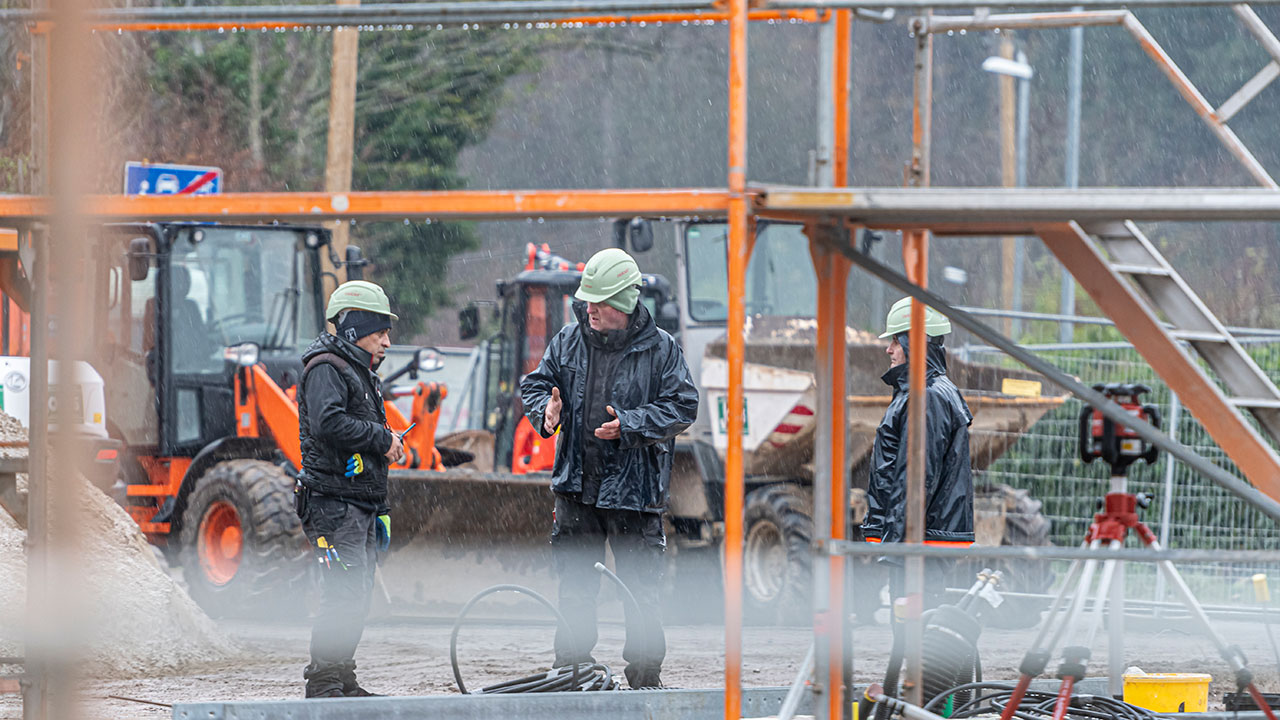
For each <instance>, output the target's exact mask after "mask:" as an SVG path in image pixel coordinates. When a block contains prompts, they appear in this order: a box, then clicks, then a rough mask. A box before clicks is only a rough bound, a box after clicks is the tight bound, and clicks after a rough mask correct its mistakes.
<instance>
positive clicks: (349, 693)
mask: <svg viewBox="0 0 1280 720" xmlns="http://www.w3.org/2000/svg"><path fill="white" fill-rule="evenodd" d="M342 694H343V696H345V697H386V695H382V694H379V693H371V692H369V691H368V690H365V689H364V688H362V687H360V686H359V685H348V686H346V687H344V688H342Z"/></svg>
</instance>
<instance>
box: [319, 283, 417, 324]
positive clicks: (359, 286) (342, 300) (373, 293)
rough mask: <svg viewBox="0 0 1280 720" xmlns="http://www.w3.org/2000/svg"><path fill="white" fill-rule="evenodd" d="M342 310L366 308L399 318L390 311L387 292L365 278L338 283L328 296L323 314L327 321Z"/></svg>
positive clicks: (330, 320) (332, 319)
mask: <svg viewBox="0 0 1280 720" xmlns="http://www.w3.org/2000/svg"><path fill="white" fill-rule="evenodd" d="M343 310H367V311H369V312H374V313H378V314H379V315H390V316H391V319H392V320H399V319H400V317H399V316H398V315H396V314H395V313H393V312H391V301H390V300H388V299H387V293H386V292H384V291H383V289H382V288H381V287H379V286H378V285H376V284H375V283H371V282H369V281H367V280H348V281H347V282H344V283H342V284H341V285H339V286H338V289H337V290H334V291H333V294H332V295H330V296H329V307H327V308H325V311H324V316H325V318H326V319H327V320H329V322H333V321H334V319H335V318H337V317H338V313H340V312H342V311H343Z"/></svg>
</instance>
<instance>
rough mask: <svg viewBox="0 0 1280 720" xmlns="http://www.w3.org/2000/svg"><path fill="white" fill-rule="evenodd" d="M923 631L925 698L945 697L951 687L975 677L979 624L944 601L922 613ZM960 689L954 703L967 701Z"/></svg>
mask: <svg viewBox="0 0 1280 720" xmlns="http://www.w3.org/2000/svg"><path fill="white" fill-rule="evenodd" d="M923 619H924V623H925V631H924V637H923V638H922V642H923V652H922V657H924V658H927V661H926V662H925V664H924V672H922V673H921V679H922V682H923V684H924V698H925V700H926V701H931V700H934V699H935V698H945V697H946V696H947V695H950V694H952V693H951V688H953V687H956V686H957V685H961V684H963V683H968V682H971V681H973V680H974V664H975V658H977V656H978V636H979V635H980V634H982V625H981V624H980V623H979V622H978V621H977V619H975V618H974V617H973V616H972V615H969V614H968V613H966V612H965V611H964V610H961V609H960V608H958V607H955V606H953V605H943V606H941V607H939V608H937V609H935V610H930V611H929V612H927V613H925V615H924V618H923ZM968 700H969V697H968V695H967V693H966V692H964V691H962V692H960V693H957V694H956V703H957V704H962V703H965V702H968Z"/></svg>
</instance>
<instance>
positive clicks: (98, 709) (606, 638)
mask: <svg viewBox="0 0 1280 720" xmlns="http://www.w3.org/2000/svg"><path fill="white" fill-rule="evenodd" d="M881 614H882V615H883V614H884V611H882V612H881ZM1135 624H1137V623H1136V621H1131V625H1135ZM219 625H220V627H221V628H222V630H223V631H225V632H226V634H227V635H229V636H230V637H231V638H232V639H233V640H234V641H235V642H236V643H238V644H239V645H241V646H243V647H244V648H245V652H244V655H243V656H242V657H240V658H238V659H236V660H234V661H230V662H223V663H220V664H215V665H210V666H207V667H201V668H198V669H195V670H191V671H188V672H185V673H183V674H180V675H164V676H157V677H144V678H136V679H129V680H92V679H86V680H84V681H83V683H82V685H83V696H84V700H85V703H86V704H85V713H84V717H89V718H104V719H112V720H114V719H117V718H119V719H124V718H159V717H169V716H170V711H169V710H168V709H167V708H162V707H156V706H149V705H143V704H138V703H133V702H127V701H121V700H111V699H108V698H107V696H108V695H119V696H124V697H130V698H136V699H140V700H150V701H153V702H161V703H181V702H196V701H208V700H220V701H228V700H253V699H257V700H265V699H286V698H296V697H299V696H300V695H301V692H302V667H303V665H305V664H306V662H307V642H308V632H309V630H308V626H307V625H306V624H302V623H295V624H281V623H279V622H247V621H236V622H222V623H220V624H219ZM1162 625H1163V626H1164V627H1163V629H1161V630H1159V631H1153V630H1151V629H1149V628H1147V627H1131V628H1130V631H1129V632H1128V634H1127V638H1126V645H1127V646H1128V653H1127V656H1126V657H1127V664H1129V665H1137V666H1140V667H1141V668H1142V669H1144V670H1146V671H1148V672H1157V671H1160V672H1170V671H1183V672H1207V673H1210V674H1212V675H1213V676H1214V683H1213V693H1212V695H1213V698H1214V699H1219V702H1220V696H1221V693H1222V692H1223V690H1230V689H1231V688H1229V687H1227V685H1228V682H1229V679H1228V676H1227V674H1226V668H1225V665H1224V664H1223V662H1222V661H1221V660H1220V659H1218V657H1217V654H1216V652H1215V650H1214V648H1213V647H1212V645H1211V643H1209V642H1208V641H1207V640H1204V639H1201V638H1199V637H1196V636H1195V635H1193V634H1190V633H1189V632H1187V631H1185V630H1184V629H1180V628H1178V627H1177V626H1176V624H1173V625H1171V624H1170V623H1167V622H1166V623H1162ZM450 630H451V622H449V621H448V620H443V619H441V620H433V619H428V618H416V619H388V620H383V621H378V622H375V623H374V624H372V625H370V627H369V628H368V629H367V630H366V633H365V637H364V640H363V642H362V643H361V645H360V650H359V652H358V654H357V661H358V663H359V665H360V667H359V675H360V679H361V683H362V684H364V685H365V686H367V687H368V688H370V689H371V690H374V691H375V692H381V693H388V694H393V695H432V694H449V693H456V692H457V687H456V686H455V684H454V681H453V676H452V670H451V669H450V665H449V633H450ZM552 631H553V629H552V627H551V626H550V625H548V624H542V623H537V622H536V621H535V623H533V624H528V625H522V624H511V623H504V624H484V625H476V626H469V627H467V628H464V630H463V632H462V635H461V637H460V641H459V658H460V661H461V666H462V672H463V677H464V681H465V682H467V683H468V684H469V685H472V686H477V687H478V686H481V685H484V684H487V683H490V682H495V681H498V680H503V679H510V678H513V677H518V676H521V675H525V674H529V673H531V672H534V671H537V670H539V669H544V668H545V667H546V666H547V665H548V663H549V662H550V659H551V653H550V650H549V647H550V644H551V636H552ZM1220 631H1221V632H1222V633H1223V634H1224V635H1225V636H1226V637H1227V639H1228V641H1230V642H1235V643H1239V644H1240V645H1241V646H1242V647H1243V648H1244V651H1245V653H1246V654H1247V655H1249V657H1250V658H1251V659H1252V660H1253V667H1254V669H1255V671H1256V672H1257V673H1258V676H1259V685H1260V687H1261V688H1262V689H1263V690H1264V691H1275V690H1277V689H1280V682H1278V680H1277V674H1276V664H1275V658H1274V655H1273V654H1272V651H1271V648H1270V646H1269V644H1268V641H1267V635H1266V633H1265V632H1264V631H1262V628H1260V627H1258V625H1257V624H1255V623H1243V622H1223V623H1220ZM853 632H854V645H855V672H856V675H857V679H858V681H859V682H868V681H873V680H878V679H880V676H881V675H882V674H883V672H884V662H885V660H886V657H887V654H888V647H889V642H890V634H889V630H888V628H887V627H886V626H885V625H884V624H883V621H882V624H880V625H876V626H859V627H856V628H854V630H853ZM600 634H601V641H600V644H599V646H598V647H597V657H598V658H599V659H600V660H601V661H602V662H605V663H606V664H610V665H611V666H612V667H614V668H615V670H616V671H617V672H620V671H621V666H622V661H621V653H622V640H623V629H622V626H621V624H620V623H616V622H606V623H603V624H602V627H601V633H600ZM810 638H811V635H810V633H809V632H808V631H807V630H806V629H804V628H753V627H748V628H746V630H745V631H744V658H743V680H744V684H746V685H750V686H777V685H786V684H789V683H790V682H791V680H792V678H793V677H794V676H795V674H796V672H797V669H798V667H799V664H800V662H801V661H802V659H803V657H804V654H805V652H806V650H807V648H808V645H809V642H810ZM1031 639H1032V638H1031V634H1030V631H1009V630H996V629H988V630H986V631H985V632H984V633H983V635H982V638H981V640H980V647H981V651H982V658H983V665H984V667H985V669H986V677H987V679H992V680H995V679H1013V678H1014V677H1015V675H1016V666H1017V664H1018V661H1019V660H1020V659H1021V656H1022V654H1023V652H1024V651H1025V648H1026V646H1027V644H1028V643H1029V642H1030V641H1031ZM667 641H668V654H667V662H666V666H665V668H664V670H663V679H664V681H665V682H666V683H667V684H669V685H671V686H673V687H680V688H711V687H718V686H720V684H721V683H722V677H723V676H722V671H723V629H722V628H721V627H718V626H714V625H700V626H671V627H668V628H667ZM1105 657H1106V650H1105V641H1103V640H1101V639H1100V640H1099V642H1098V644H1097V647H1096V649H1095V658H1096V660H1095V662H1094V665H1093V670H1094V672H1093V673H1091V675H1098V674H1101V673H1102V668H1101V665H1102V664H1103V663H1105ZM1219 707H1220V705H1219ZM20 715H21V712H20V706H19V704H18V702H17V700H16V698H13V697H11V696H10V697H6V698H3V699H2V700H0V717H4V718H17V717H20Z"/></svg>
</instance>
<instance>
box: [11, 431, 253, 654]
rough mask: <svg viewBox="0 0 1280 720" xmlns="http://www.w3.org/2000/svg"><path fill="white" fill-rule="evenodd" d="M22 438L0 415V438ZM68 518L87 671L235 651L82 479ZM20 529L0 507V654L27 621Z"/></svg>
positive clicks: (14, 645)
mask: <svg viewBox="0 0 1280 720" xmlns="http://www.w3.org/2000/svg"><path fill="white" fill-rule="evenodd" d="M15 427H16V430H17V431H18V432H21V434H22V437H24V438H25V436H26V432H25V430H23V429H22V426H21V424H18V423H17V421H16V420H14V419H13V418H12V417H10V416H8V415H4V414H2V413H0V442H2V441H5V440H12V439H14V436H13V432H14V430H15ZM75 487H76V488H77V490H78V494H79V502H78V503H77V507H76V511H75V513H74V518H75V521H76V524H77V529H76V531H77V533H78V534H79V541H78V542H79V544H80V546H81V548H82V551H81V552H80V553H79V557H78V558H77V562H78V563H79V564H80V565H81V566H82V570H81V572H82V577H80V578H79V579H78V580H77V581H75V582H73V588H74V591H75V592H76V593H77V599H79V600H81V601H82V602H81V610H80V612H82V613H83V620H84V622H83V623H82V626H83V628H84V630H83V631H81V632H79V633H76V635H77V645H78V646H79V647H80V648H82V650H81V654H82V655H83V656H84V658H85V659H86V660H87V661H88V663H87V665H86V668H85V673H86V674H87V675H90V676H93V677H102V678H128V677H138V676H147V675H153V674H155V673H170V672H175V671H190V670H194V669H198V668H200V667H204V666H207V665H210V664H215V663H222V662H225V661H227V660H230V659H233V658H236V657H238V656H239V655H240V652H241V651H240V649H239V648H238V646H237V645H236V643H234V642H233V641H231V640H230V639H228V638H227V637H226V636H225V635H223V633H222V632H221V631H220V630H219V629H218V627H217V626H216V625H215V624H214V623H213V621H212V620H210V619H209V617H208V616H207V615H205V614H204V612H203V611H202V610H201V609H200V608H199V607H198V606H197V605H196V604H195V603H194V602H193V601H192V600H191V598H190V597H188V596H187V594H186V592H185V591H184V590H183V589H182V588H181V587H180V586H179V585H178V584H177V583H176V582H175V581H174V580H173V579H172V578H171V577H169V575H168V574H167V572H166V571H165V569H164V568H162V567H161V565H160V561H159V560H158V559H157V556H156V553H155V551H154V550H153V549H152V547H151V545H150V543H148V542H147V540H146V538H145V537H143V535H142V532H141V531H140V530H138V526H137V524H135V523H134V522H133V520H132V519H131V518H130V517H129V515H128V513H126V512H125V511H124V509H123V508H121V507H120V506H119V505H118V504H116V503H115V501H113V500H112V499H111V498H110V497H108V496H107V495H106V494H105V493H103V492H102V491H101V490H99V489H97V488H95V487H93V485H91V484H90V483H89V482H88V481H86V480H84V479H78V480H77V482H76V483H75ZM25 541H26V532H25V531H24V530H23V529H22V528H21V527H19V525H18V523H17V522H15V521H14V519H13V518H11V517H10V516H9V515H8V514H7V513H5V512H3V511H0V655H17V656H21V655H22V654H23V630H24V628H25V627H26V616H25V609H26V584H27V563H26V551H25V547H24V543H25Z"/></svg>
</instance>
